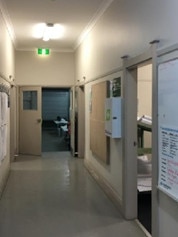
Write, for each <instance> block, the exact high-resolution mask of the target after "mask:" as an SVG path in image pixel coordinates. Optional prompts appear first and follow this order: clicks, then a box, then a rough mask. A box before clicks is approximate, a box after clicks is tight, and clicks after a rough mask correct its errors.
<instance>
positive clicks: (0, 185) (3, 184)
mask: <svg viewBox="0 0 178 237" xmlns="http://www.w3.org/2000/svg"><path fill="white" fill-rule="evenodd" d="M9 174H10V167H8V169H7V170H6V172H5V175H4V177H3V178H2V182H1V183H0V199H1V197H2V194H3V191H4V189H5V187H6V184H7V181H8V178H9Z"/></svg>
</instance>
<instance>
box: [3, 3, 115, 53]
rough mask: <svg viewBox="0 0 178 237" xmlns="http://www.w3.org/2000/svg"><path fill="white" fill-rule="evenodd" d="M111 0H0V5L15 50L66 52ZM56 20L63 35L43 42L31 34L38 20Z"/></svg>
mask: <svg viewBox="0 0 178 237" xmlns="http://www.w3.org/2000/svg"><path fill="white" fill-rule="evenodd" d="M111 2H112V0H0V7H1V10H2V14H3V16H4V19H5V22H6V25H7V27H8V30H9V33H10V35H11V38H12V40H13V42H14V45H15V48H16V49H17V50H35V49H36V48H39V47H48V48H50V49H51V50H54V51H63V52H68V51H69V52H70V51H74V50H75V48H76V47H77V46H78V45H79V44H80V43H81V41H82V39H83V38H84V36H85V35H86V34H87V32H89V30H90V29H91V28H92V27H93V26H94V25H95V23H96V21H97V20H98V19H99V17H100V16H101V15H102V14H103V12H104V11H105V10H106V9H107V7H108V6H109V5H110V3H111ZM42 22H44V23H54V24H55V23H59V24H62V25H63V26H64V27H65V34H64V36H63V38H61V39H58V40H50V41H47V42H45V41H43V40H42V39H35V38H33V36H32V32H33V27H34V26H35V25H36V24H38V23H42Z"/></svg>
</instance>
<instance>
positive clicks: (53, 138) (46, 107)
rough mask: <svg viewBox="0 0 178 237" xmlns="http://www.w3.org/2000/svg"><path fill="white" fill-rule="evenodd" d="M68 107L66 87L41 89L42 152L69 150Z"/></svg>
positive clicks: (68, 95) (68, 94)
mask: <svg viewBox="0 0 178 237" xmlns="http://www.w3.org/2000/svg"><path fill="white" fill-rule="evenodd" d="M69 107H70V92H69V89H68V88H43V89H42V119H43V122H42V152H57V151H69V150H70V135H69V125H70V118H69Z"/></svg>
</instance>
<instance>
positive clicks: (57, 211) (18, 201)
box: [0, 152, 146, 237]
mask: <svg viewBox="0 0 178 237" xmlns="http://www.w3.org/2000/svg"><path fill="white" fill-rule="evenodd" d="M134 236H135V237H145V236H146V235H145V234H144V233H143V232H142V230H141V229H140V228H139V226H138V225H137V224H136V222H134V221H125V220H124V219H123V218H122V217H121V215H120V214H119V212H118V210H117V209H116V208H115V206H114V205H113V204H112V202H111V201H110V200H109V199H108V197H107V196H106V195H105V194H104V193H103V191H102V190H101V189H100V187H99V186H98V185H97V183H96V182H95V181H94V179H93V178H92V177H91V176H90V174H89V173H88V172H87V170H86V169H85V168H84V166H83V160H81V159H77V158H72V157H71V155H70V153H69V152H55V153H50V152H49V153H44V154H43V156H42V157H32V156H19V157H18V158H17V160H16V161H15V162H13V163H12V165H11V174H10V177H9V180H8V183H7V186H6V189H5V191H4V193H3V196H2V198H1V200H0V237H134Z"/></svg>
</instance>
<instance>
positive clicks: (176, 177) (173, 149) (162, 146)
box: [159, 126, 178, 199]
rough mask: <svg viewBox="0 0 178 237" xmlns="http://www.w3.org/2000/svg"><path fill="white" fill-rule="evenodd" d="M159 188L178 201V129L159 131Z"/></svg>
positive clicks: (163, 127)
mask: <svg viewBox="0 0 178 237" xmlns="http://www.w3.org/2000/svg"><path fill="white" fill-rule="evenodd" d="M159 151H160V154H159V157H160V165H159V186H160V188H161V189H163V190H164V191H165V192H168V193H169V195H170V196H172V197H173V198H174V199H178V128H177V129H174V128H170V127H167V126H160V129H159Z"/></svg>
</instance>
